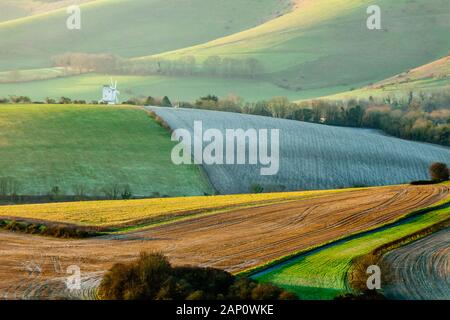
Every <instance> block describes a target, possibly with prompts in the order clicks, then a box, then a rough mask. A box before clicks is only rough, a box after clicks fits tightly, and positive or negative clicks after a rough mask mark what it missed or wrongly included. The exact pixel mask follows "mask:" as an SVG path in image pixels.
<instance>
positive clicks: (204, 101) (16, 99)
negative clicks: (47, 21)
mask: <svg viewBox="0 0 450 320" xmlns="http://www.w3.org/2000/svg"><path fill="white" fill-rule="evenodd" d="M1 103H31V100H30V98H29V97H26V96H10V97H9V98H0V104H1ZM33 103H49V104H54V103H58V104H71V103H75V104H85V103H87V102H86V101H85V100H71V99H70V98H67V97H61V98H59V99H52V98H46V99H45V100H44V102H33ZM90 103H91V104H98V101H92V102H90ZM123 104H132V105H146V106H164V107H172V106H177V107H183V108H198V109H205V110H216V111H227V112H237V113H245V114H252V115H261V116H267V117H274V118H282V119H291V120H298V121H305V122H312V123H318V124H324V125H333V126H345V127H355V128H370V129H377V130H381V131H383V132H385V133H387V134H389V135H392V136H395V137H398V138H402V139H408V140H415V141H422V142H429V143H435V144H440V145H444V146H450V92H449V91H439V92H433V93H428V94H425V93H422V92H419V93H417V94H414V93H413V92H410V93H409V94H408V96H407V97H406V98H405V97H404V98H396V97H392V96H387V97H384V98H373V97H369V98H368V99H359V100H356V99H350V100H324V99H322V100H310V101H304V102H300V103H294V102H291V101H289V99H288V98H286V97H274V98H272V99H269V100H261V101H257V102H245V101H244V99H242V98H241V97H239V96H235V95H229V96H227V97H224V98H219V97H217V96H215V95H211V94H210V95H207V96H203V97H200V98H198V99H197V100H196V101H194V102H185V101H180V102H176V103H172V102H171V100H170V99H169V97H167V96H164V97H162V98H158V97H151V96H148V97H145V96H143V97H137V98H130V99H128V100H126V101H124V102H123Z"/></svg>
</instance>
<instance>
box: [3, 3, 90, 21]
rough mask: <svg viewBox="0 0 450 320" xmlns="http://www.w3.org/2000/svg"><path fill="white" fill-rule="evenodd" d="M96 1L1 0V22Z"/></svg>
mask: <svg viewBox="0 0 450 320" xmlns="http://www.w3.org/2000/svg"><path fill="white" fill-rule="evenodd" d="M90 1H96V0H0V8H1V9H2V10H0V22H3V21H8V20H14V19H19V18H24V17H29V16H33V15H37V14H43V13H47V12H50V11H54V10H58V9H61V8H65V7H68V6H70V5H80V4H82V3H85V2H90ZM97 1H98V0H97Z"/></svg>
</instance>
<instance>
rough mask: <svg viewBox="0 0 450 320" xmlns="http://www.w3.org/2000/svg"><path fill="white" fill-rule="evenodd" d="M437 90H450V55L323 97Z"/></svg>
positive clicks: (336, 97) (398, 93)
mask: <svg viewBox="0 0 450 320" xmlns="http://www.w3.org/2000/svg"><path fill="white" fill-rule="evenodd" d="M437 90H450V56H446V57H444V58H441V59H438V60H436V61H433V62H430V63H427V64H425V65H423V66H420V67H418V68H414V69H412V70H410V71H407V72H403V73H400V74H397V75H396V76H394V77H391V78H388V79H385V80H382V81H379V82H377V83H375V84H373V85H370V86H366V87H364V88H361V89H358V90H353V91H346V92H341V93H338V94H335V95H331V96H326V97H323V98H324V99H331V100H334V99H344V100H346V99H350V98H365V99H367V98H369V97H370V96H372V97H386V96H388V95H390V96H397V97H403V96H406V95H407V94H408V93H409V92H410V91H413V92H416V93H417V92H419V91H420V92H432V91H437Z"/></svg>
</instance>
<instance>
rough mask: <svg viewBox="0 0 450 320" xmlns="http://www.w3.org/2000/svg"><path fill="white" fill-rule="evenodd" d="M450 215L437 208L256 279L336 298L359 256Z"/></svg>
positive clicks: (303, 294) (308, 295)
mask: <svg viewBox="0 0 450 320" xmlns="http://www.w3.org/2000/svg"><path fill="white" fill-rule="evenodd" d="M449 217H450V208H444V209H439V210H434V211H431V212H428V213H425V214H423V215H419V216H416V217H414V218H411V219H410V220H408V222H406V223H404V224H400V225H396V226H392V227H388V228H386V229H383V230H381V231H378V232H374V233H370V234H368V235H364V236H362V237H359V238H356V239H353V240H348V241H345V242H343V243H339V244H337V245H335V246H331V247H328V248H325V249H323V250H319V251H314V252H312V253H309V254H304V255H302V256H300V257H298V258H296V259H294V260H293V261H292V262H290V263H288V264H285V265H282V266H281V267H280V268H276V267H275V268H273V269H272V270H271V271H269V272H267V273H261V274H260V275H256V279H258V280H260V281H263V282H271V283H274V284H276V285H278V286H281V287H283V288H286V289H288V290H291V291H293V292H295V293H297V294H298V295H299V297H300V298H302V299H332V298H334V297H335V296H336V295H338V294H339V293H343V292H345V291H346V290H347V287H346V274H347V271H348V269H349V268H350V266H351V262H352V260H353V259H354V258H355V257H357V256H360V255H364V254H367V253H369V252H371V251H372V250H374V249H376V248H377V247H379V246H381V245H383V244H385V243H389V242H391V241H394V240H396V239H399V238H402V237H404V236H407V235H409V234H411V233H414V232H416V231H419V230H421V229H424V228H427V227H430V226H432V225H434V224H436V223H438V222H441V221H444V220H446V219H448V218H449Z"/></svg>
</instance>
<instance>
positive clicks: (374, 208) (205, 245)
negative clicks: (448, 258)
mask: <svg viewBox="0 0 450 320" xmlns="http://www.w3.org/2000/svg"><path fill="white" fill-rule="evenodd" d="M449 191H450V188H449V186H446V185H432V186H392V187H383V188H370V189H362V190H353V191H348V192H343V193H338V194H330V195H326V196H323V197H320V198H314V199H305V200H298V201H292V202H288V203H279V204H270V205H266V206H260V207H256V208H245V209H238V210H233V211H228V212H223V213H217V214H213V215H208V216H202V217H198V218H193V219H190V220H186V221H179V222H174V223H171V224H167V225H162V226H157V227H153V228H150V229H147V230H143V231H142V230H141V231H135V232H130V233H126V234H120V235H108V236H104V237H99V238H93V239H88V240H61V239H51V238H44V237H38V236H32V235H27V234H19V233H12V232H8V231H1V232H0V297H1V298H6V299H34V298H39V299H60V298H68V299H71V298H79V299H93V298H95V288H96V286H97V285H98V284H99V281H100V279H101V276H102V274H103V273H104V272H105V271H106V270H107V269H109V268H110V267H111V266H112V265H113V264H114V263H117V262H127V261H130V260H131V259H134V258H136V256H137V255H138V254H139V252H141V251H154V250H158V251H162V252H163V253H164V254H166V255H167V256H168V257H169V259H170V261H171V262H172V263H173V264H175V265H180V264H191V265H197V266H211V267H216V268H221V269H226V270H228V271H231V272H239V271H243V270H246V269H248V268H251V267H256V266H260V265H263V264H265V263H268V262H270V261H272V260H274V259H278V258H281V257H284V256H287V255H290V254H292V253H294V252H297V251H300V250H303V249H307V248H311V247H314V246H318V245H320V244H323V243H326V242H330V241H333V240H336V239H338V238H342V237H344V236H347V235H350V234H354V233H358V232H361V231H364V230H368V229H372V228H375V227H378V226H382V225H384V224H386V223H389V222H393V221H395V220H397V219H399V218H401V217H403V216H404V215H406V214H408V213H410V212H412V211H414V210H416V209H419V208H424V207H427V206H429V205H431V204H434V203H436V202H438V201H441V200H443V199H445V198H446V197H448V195H449ZM71 265H78V266H79V267H80V269H81V273H82V289H81V290H78V291H76V290H75V291H68V290H67V288H66V286H65V285H64V283H63V281H64V280H65V279H66V277H67V275H68V274H67V273H66V268H67V267H68V266H71Z"/></svg>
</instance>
